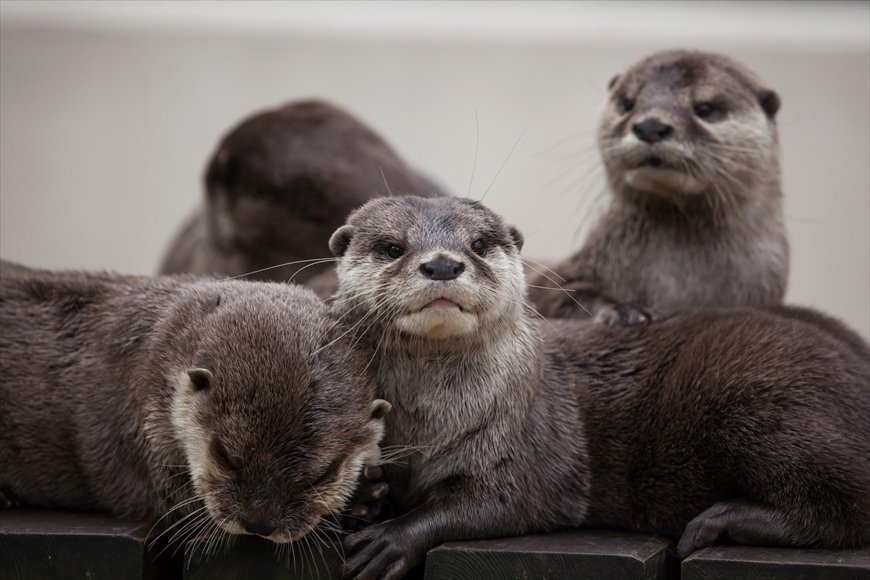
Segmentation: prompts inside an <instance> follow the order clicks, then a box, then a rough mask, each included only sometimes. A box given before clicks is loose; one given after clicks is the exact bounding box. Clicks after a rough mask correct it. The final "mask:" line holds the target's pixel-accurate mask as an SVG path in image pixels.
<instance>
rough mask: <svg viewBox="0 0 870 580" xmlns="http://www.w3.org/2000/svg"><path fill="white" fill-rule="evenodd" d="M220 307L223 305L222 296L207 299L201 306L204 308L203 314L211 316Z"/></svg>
mask: <svg viewBox="0 0 870 580" xmlns="http://www.w3.org/2000/svg"><path fill="white" fill-rule="evenodd" d="M220 305H221V295H220V294H218V295H217V296H214V297H210V298H207V299H206V300H204V301H203V302H202V304H201V305H200V306H201V307H202V313H203V314H211V313H212V312H214V311H215V310H217V307H218V306H220Z"/></svg>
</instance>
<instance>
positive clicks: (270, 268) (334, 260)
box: [224, 257, 339, 280]
mask: <svg viewBox="0 0 870 580" xmlns="http://www.w3.org/2000/svg"><path fill="white" fill-rule="evenodd" d="M318 261H323V262H338V261H339V258H334V257H324V258H311V259H309V260H294V261H293V262H285V263H283V264H275V265H274V266H268V267H266V268H260V269H259V270H252V271H250V272H245V273H244V274H238V275H236V276H228V277H227V278H224V280H236V279H238V278H244V277H245V276H251V275H253V274H259V273H260V272H268V271H269V270H274V269H276V268H283V267H285V266H293V265H294V264H304V263H305V262H318Z"/></svg>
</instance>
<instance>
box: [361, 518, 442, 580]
mask: <svg viewBox="0 0 870 580" xmlns="http://www.w3.org/2000/svg"><path fill="white" fill-rule="evenodd" d="M344 547H345V549H346V550H347V552H348V554H353V555H352V556H350V557H349V558H348V559H347V561H346V562H345V566H344V576H345V578H356V579H357V580H375V578H379V579H383V580H398V579H399V578H402V577H403V576H404V575H405V574H406V573H407V572H408V571H409V570H410V569H411V568H413V567H414V566H415V565H417V564H418V563H420V562H422V561H423V558H425V556H426V547H425V546H420V545H419V544H418V542H416V541H415V538H414V535H413V534H412V533H410V532H409V531H408V530H406V529H404V526H402V525H401V518H400V519H396V520H390V521H388V522H384V523H382V524H375V525H373V526H369V527H367V528H366V529H364V530H362V531H360V532H357V533H355V534H352V535H350V536H348V537H347V538H346V539H345V540H344Z"/></svg>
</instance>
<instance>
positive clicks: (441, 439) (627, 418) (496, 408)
mask: <svg viewBox="0 0 870 580" xmlns="http://www.w3.org/2000/svg"><path fill="white" fill-rule="evenodd" d="M447 226H449V227H447ZM477 238H484V239H490V240H492V243H491V245H490V247H489V250H488V251H487V254H486V255H485V256H484V258H483V260H482V262H483V264H481V263H480V262H481V261H480V260H478V259H476V256H475V254H474V252H473V251H471V249H470V248H469V245H470V243H471V241H472V240H474V239H477ZM384 239H387V240H390V241H391V242H394V243H397V244H401V245H402V246H403V247H404V248H405V253H404V254H403V256H402V258H401V259H399V260H385V259H384V258H383V256H380V255H379V254H378V250H377V248H378V247H380V246H379V243H380V240H384ZM330 245H331V248H332V249H333V251H334V252H335V253H336V255H341V256H343V258H342V262H341V263H340V265H339V270H338V271H339V279H340V283H341V284H340V290H339V294H338V296H337V299H336V301H335V303H334V305H333V308H335V309H336V311H337V313H338V314H340V315H342V316H344V317H345V319H346V320H347V322H348V323H349V324H352V325H354V328H355V331H356V332H357V333H359V334H362V335H363V336H364V337H365V339H367V340H368V341H369V342H370V343H371V344H372V345H373V346H374V347H376V348H377V353H376V358H375V360H374V363H373V364H374V365H375V366H376V370H377V376H378V379H377V380H378V388H379V395H381V396H384V397H385V398H387V399H388V400H390V401H391V402H392V403H393V412H392V413H391V414H390V416H389V417H388V419H387V438H386V442H387V444H391V445H409V446H412V447H416V448H418V450H419V452H418V453H417V454H416V455H414V456H412V457H410V458H409V459H408V462H407V464H406V465H400V466H388V467H387V468H386V475H387V480H388V481H389V482H390V485H391V494H393V495H394V497H395V498H396V499H397V500H398V501H399V502H400V504H401V508H402V511H403V512H404V514H403V515H401V516H400V517H398V518H396V519H394V520H391V521H388V522H385V523H382V524H378V525H375V526H372V527H370V528H367V529H366V530H363V531H362V532H358V533H357V534H354V535H353V536H351V537H350V538H349V539H348V540H347V542H346V546H347V547H348V548H349V550H350V551H351V552H352V553H353V555H352V556H351V557H350V558H349V560H348V564H347V565H348V569H349V571H350V572H351V573H354V574H357V575H358V577H359V578H363V579H368V578H374V577H376V576H377V575H378V574H379V573H382V574H383V577H384V578H399V577H401V575H402V574H403V573H404V572H405V571H406V570H407V569H408V568H409V567H411V566H413V565H414V564H415V563H417V562H419V561H421V560H422V559H423V558H424V556H425V553H426V551H427V550H429V549H430V548H432V547H434V546H435V545H437V544H438V543H440V542H443V541H447V540H459V539H473V538H483V537H497V536H503V535H513V534H523V533H529V532H539V531H551V530H556V529H561V528H569V527H576V526H579V525H585V526H595V527H606V528H615V529H624V530H634V531H643V532H652V533H659V534H663V535H665V536H668V537H671V538H673V539H674V540H677V539H680V540H681V541H680V545H679V551H680V554H681V555H683V556H685V555H687V554H688V553H691V552H692V551H693V550H695V549H698V548H701V547H704V546H708V545H710V544H712V543H715V542H718V541H724V542H729V541H730V542H734V543H742V544H750V545H783V546H808V547H831V548H834V547H846V546H856V545H862V544H866V543H867V542H868V541H870V348H868V345H867V343H866V342H864V341H863V340H862V339H861V338H860V337H858V336H857V335H856V334H854V333H853V332H852V331H851V330H849V329H847V328H845V327H844V326H843V325H842V324H841V323H839V322H837V321H835V320H833V319H830V318H828V317H826V316H824V315H821V314H819V313H816V312H813V311H810V310H805V309H798V308H786V307H771V308H767V309H746V308H741V309H733V310H721V311H715V310H698V311H693V312H684V313H680V314H676V315H674V316H673V317H672V318H671V319H669V320H667V321H664V322H661V323H660V324H656V325H652V326H650V327H629V328H622V327H609V326H606V325H600V324H595V323H593V322H590V321H540V320H533V319H532V317H531V314H530V313H529V312H528V311H527V309H526V308H525V307H524V305H523V304H522V303H518V302H516V301H515V300H514V296H516V295H518V294H519V295H521V294H522V293H523V287H524V284H523V278H522V276H521V275H519V274H518V273H517V272H518V271H519V250H520V248H521V245H522V238H521V236H519V233H518V232H516V231H515V230H513V229H511V228H509V227H508V226H507V225H506V224H505V223H504V222H503V221H502V220H501V219H500V218H498V216H496V215H495V214H493V213H492V212H491V211H489V210H487V209H486V208H484V207H483V206H482V205H480V204H477V203H474V202H468V201H463V200H452V199H443V200H422V199H414V198H407V199H404V200H376V201H374V202H371V203H369V204H367V205H366V206H364V207H363V208H362V209H360V210H358V211H357V212H355V213H354V214H353V215H352V216H351V217H350V218H349V220H348V223H347V225H346V226H344V227H342V228H341V229H339V230H338V231H337V232H336V234H335V235H334V236H333V238H332V241H331V244H330ZM439 253H443V254H446V255H449V256H452V257H453V258H454V259H456V260H460V259H461V260H462V261H463V262H464V263H465V266H466V269H465V271H464V272H463V273H462V274H461V275H460V276H459V277H458V278H457V279H456V280H451V281H450V283H449V284H445V283H444V282H440V281H438V282H436V281H430V280H426V279H425V277H424V276H422V275H421V274H420V271H419V268H418V265H419V264H420V262H421V261H423V260H426V259H429V257H430V256H431V255H433V254H436V255H437V254H439ZM487 271H489V274H487ZM463 277H464V278H466V279H465V280H462V278H463ZM442 285H443V286H442ZM421 292H422V293H423V296H424V297H423V299H422V300H420V299H419V298H418V297H419V295H420V293H421ZM444 294H447V295H449V296H452V298H453V299H455V300H458V301H460V304H462V300H463V298H464V297H466V296H467V297H469V298H471V302H469V303H468V311H469V312H474V313H477V314H478V316H479V319H480V321H481V324H479V326H478V327H477V330H475V331H473V332H470V333H467V334H460V335H456V336H452V337H449V338H446V339H433V338H428V337H426V336H425V335H424V334H423V333H422V332H417V333H409V332H407V331H403V330H399V328H398V327H397V325H396V320H397V317H398V316H401V315H402V314H403V313H404V312H406V311H407V309H408V305H411V304H419V303H420V302H423V303H425V302H426V301H427V300H429V299H431V297H432V296H441V295H444ZM475 297H484V298H482V299H476V298H475ZM475 300H476V301H475ZM463 306H465V305H464V304H463ZM420 329H421V331H422V330H424V329H425V327H424V326H422V325H421V326H420Z"/></svg>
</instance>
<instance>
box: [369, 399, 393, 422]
mask: <svg viewBox="0 0 870 580" xmlns="http://www.w3.org/2000/svg"><path fill="white" fill-rule="evenodd" d="M392 410H393V406H392V405H391V404H389V403H388V402H387V401H385V400H383V399H375V400H374V402H372V406H371V411H372V419H383V418H384V417H386V416H387V413H389V412H390V411H392Z"/></svg>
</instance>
